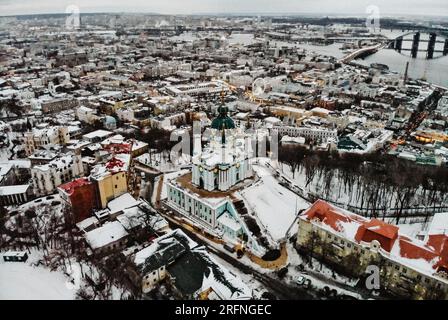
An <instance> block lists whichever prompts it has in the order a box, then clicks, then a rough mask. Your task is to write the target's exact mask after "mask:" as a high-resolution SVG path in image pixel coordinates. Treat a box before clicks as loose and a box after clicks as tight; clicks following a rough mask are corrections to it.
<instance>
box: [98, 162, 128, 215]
mask: <svg viewBox="0 0 448 320" xmlns="http://www.w3.org/2000/svg"><path fill="white" fill-rule="evenodd" d="M129 162H130V155H129V154H118V155H116V156H115V157H113V158H112V159H111V160H110V161H108V162H107V163H106V164H105V165H98V166H96V167H94V168H93V169H92V170H91V172H90V181H92V182H93V183H94V184H95V187H96V190H97V204H98V207H99V208H103V209H104V208H106V207H107V203H108V202H109V201H110V200H113V199H115V198H116V197H118V196H120V195H122V194H124V193H126V192H128V169H129Z"/></svg>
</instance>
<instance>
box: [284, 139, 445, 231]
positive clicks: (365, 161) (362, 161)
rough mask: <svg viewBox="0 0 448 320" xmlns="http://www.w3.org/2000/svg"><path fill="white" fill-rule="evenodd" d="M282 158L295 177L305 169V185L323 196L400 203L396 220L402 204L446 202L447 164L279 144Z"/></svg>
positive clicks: (382, 207) (366, 204) (368, 205)
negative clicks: (432, 164)
mask: <svg viewBox="0 0 448 320" xmlns="http://www.w3.org/2000/svg"><path fill="white" fill-rule="evenodd" d="M279 161H280V162H281V163H284V164H286V165H288V166H289V168H290V169H291V171H292V175H293V178H295V175H296V174H297V173H299V174H303V176H304V180H305V186H304V187H305V189H307V190H311V189H312V187H313V188H314V190H316V193H317V196H319V197H321V198H324V199H336V200H337V199H340V198H343V197H344V196H346V197H348V200H347V199H345V201H346V202H347V203H346V204H353V203H355V204H356V206H358V207H360V208H362V209H366V212H367V211H369V210H370V211H371V212H373V213H374V214H373V215H374V216H375V215H376V214H377V213H376V214H375V211H376V209H378V211H381V212H385V211H387V210H388V209H390V208H396V221H397V223H398V222H399V221H400V218H402V213H403V209H405V208H409V207H411V206H414V205H419V206H426V207H432V206H434V207H436V206H443V205H446V203H447V192H448V168H447V167H442V166H423V165H419V164H416V163H414V162H411V161H408V160H405V159H400V158H397V157H395V156H392V155H387V154H380V153H370V154H363V155H361V154H353V153H343V154H340V153H338V152H327V151H316V150H309V149H307V148H304V147H302V146H281V147H280V148H279Z"/></svg>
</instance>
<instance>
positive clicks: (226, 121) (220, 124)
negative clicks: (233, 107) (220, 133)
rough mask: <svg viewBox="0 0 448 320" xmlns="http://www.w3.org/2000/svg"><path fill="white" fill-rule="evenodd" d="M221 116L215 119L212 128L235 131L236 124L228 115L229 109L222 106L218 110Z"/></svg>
mask: <svg viewBox="0 0 448 320" xmlns="http://www.w3.org/2000/svg"><path fill="white" fill-rule="evenodd" d="M218 112H219V115H218V116H217V117H216V118H215V119H213V121H212V128H213V129H218V130H222V129H233V128H235V123H234V122H233V120H232V118H230V117H229V116H228V115H227V112H228V109H227V107H224V106H220V107H219V108H218Z"/></svg>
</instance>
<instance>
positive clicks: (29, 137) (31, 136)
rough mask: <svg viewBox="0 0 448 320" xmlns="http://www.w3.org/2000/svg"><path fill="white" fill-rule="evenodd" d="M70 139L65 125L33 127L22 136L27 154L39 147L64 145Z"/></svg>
mask: <svg viewBox="0 0 448 320" xmlns="http://www.w3.org/2000/svg"><path fill="white" fill-rule="evenodd" d="M69 140H70V134H69V131H68V128H67V127H49V128H42V129H33V130H32V131H30V132H26V133H25V136H24V142H25V152H26V154H27V155H28V156H29V155H31V154H33V153H34V151H35V150H36V149H39V148H40V147H46V146H49V145H65V144H67V143H68V141H69Z"/></svg>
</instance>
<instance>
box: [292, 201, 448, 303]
mask: <svg viewBox="0 0 448 320" xmlns="http://www.w3.org/2000/svg"><path fill="white" fill-rule="evenodd" d="M298 221H299V228H298V234H297V247H298V249H299V251H301V252H302V253H304V254H305V255H308V256H310V255H311V256H312V257H315V258H318V259H320V260H323V261H325V262H327V263H329V264H331V266H332V268H335V269H337V270H338V271H340V272H342V273H345V274H348V275H350V276H353V277H362V276H363V275H366V272H367V270H368V267H369V266H376V267H378V269H379V275H380V279H379V280H380V290H381V291H382V292H384V293H386V294H391V295H394V296H399V297H403V298H413V299H447V298H448V275H447V272H448V235H447V234H446V231H445V229H440V228H437V227H436V226H435V225H434V227H431V230H432V231H431V232H429V234H428V236H427V237H426V239H425V241H420V240H417V239H414V238H410V237H408V236H405V235H403V234H402V233H401V232H400V229H399V228H398V227H397V226H394V225H391V224H387V223H385V222H383V221H381V220H378V219H367V218H364V217H362V216H359V215H356V214H353V213H350V212H348V211H346V210H343V209H340V208H337V207H335V206H332V205H330V204H329V203H326V202H325V201H322V200H318V201H316V202H315V203H314V204H313V205H312V206H311V207H310V208H309V209H308V210H306V211H305V212H303V213H302V214H301V215H300V216H299V220H298ZM434 223H435V224H436V225H438V223H437V221H433V224H434ZM444 223H445V224H446V218H445V221H444Z"/></svg>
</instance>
